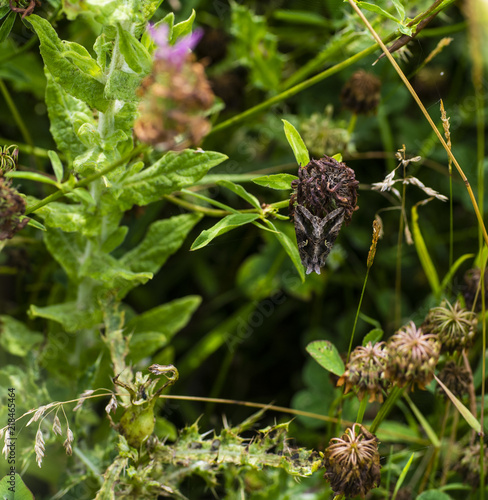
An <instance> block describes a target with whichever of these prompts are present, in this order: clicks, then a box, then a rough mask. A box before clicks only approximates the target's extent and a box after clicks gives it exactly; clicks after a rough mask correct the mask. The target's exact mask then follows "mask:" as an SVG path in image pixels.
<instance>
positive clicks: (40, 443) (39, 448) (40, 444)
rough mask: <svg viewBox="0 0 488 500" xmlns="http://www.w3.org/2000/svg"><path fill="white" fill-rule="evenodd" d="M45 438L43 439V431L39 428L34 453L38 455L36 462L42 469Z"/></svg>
mask: <svg viewBox="0 0 488 500" xmlns="http://www.w3.org/2000/svg"><path fill="white" fill-rule="evenodd" d="M44 444H45V443H44V438H43V437H42V431H41V429H40V428H39V429H38V430H37V434H36V442H35V445H34V451H35V453H36V462H37V465H38V466H39V467H41V464H42V458H43V457H44V450H45V448H44Z"/></svg>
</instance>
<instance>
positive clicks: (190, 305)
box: [125, 295, 202, 362]
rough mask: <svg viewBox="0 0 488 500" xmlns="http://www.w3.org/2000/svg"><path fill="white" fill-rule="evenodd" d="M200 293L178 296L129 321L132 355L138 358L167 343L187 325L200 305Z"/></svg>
mask: <svg viewBox="0 0 488 500" xmlns="http://www.w3.org/2000/svg"><path fill="white" fill-rule="evenodd" d="M201 301H202V299H201V297H199V296H197V295H193V296H188V297H183V298H181V299H176V300H173V301H171V302H168V303H167V304H163V305H162V306H158V307H155V308H154V309H151V310H149V311H147V312H145V313H143V314H140V315H139V316H136V317H135V318H134V319H133V320H131V321H129V322H128V323H127V324H126V326H125V327H126V330H127V332H129V333H131V334H132V337H131V340H130V358H131V359H132V360H133V361H134V362H137V361H139V360H140V359H142V358H143V357H146V356H151V355H152V354H153V353H154V352H155V351H156V350H157V349H161V348H162V347H165V346H166V345H167V344H168V342H170V340H171V339H172V338H173V336H174V335H175V334H176V333H178V332H179V331H180V330H181V329H182V328H184V327H185V326H186V325H187V324H188V322H189V321H190V318H191V316H192V315H193V313H194V312H195V310H196V309H197V307H198V306H199V305H200V303H201Z"/></svg>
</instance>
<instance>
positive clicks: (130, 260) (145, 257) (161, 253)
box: [120, 214, 202, 274]
mask: <svg viewBox="0 0 488 500" xmlns="http://www.w3.org/2000/svg"><path fill="white" fill-rule="evenodd" d="M201 217H202V216H201V215H199V214H183V215H176V216H175V217H171V218H169V219H163V220H158V221H156V222H153V223H152V224H151V225H150V227H149V230H148V231H147V233H146V236H145V237H144V239H143V240H142V242H141V243H140V244H139V245H138V246H137V247H136V248H134V249H133V250H130V251H129V252H127V253H126V254H125V255H124V256H123V257H122V258H121V259H120V263H121V264H122V265H123V266H125V267H126V268H128V269H130V270H131V271H134V272H139V271H149V272H151V273H153V274H155V273H157V272H158V271H159V269H160V268H161V266H163V264H164V263H165V262H166V260H167V259H168V258H169V257H170V256H171V255H173V254H174V253H175V252H176V251H177V250H178V249H179V248H180V246H181V245H182V244H183V241H184V240H185V238H186V236H187V234H188V233H189V232H190V231H191V230H192V228H193V226H194V225H195V224H196V223H197V222H198V221H199V220H200V219H201Z"/></svg>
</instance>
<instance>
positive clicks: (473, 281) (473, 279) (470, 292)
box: [463, 268, 488, 312]
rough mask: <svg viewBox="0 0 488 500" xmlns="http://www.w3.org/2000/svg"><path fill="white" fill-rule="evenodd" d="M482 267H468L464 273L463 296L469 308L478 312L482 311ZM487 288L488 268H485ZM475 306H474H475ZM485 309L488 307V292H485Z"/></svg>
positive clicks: (486, 288) (486, 286) (486, 285)
mask: <svg viewBox="0 0 488 500" xmlns="http://www.w3.org/2000/svg"><path fill="white" fill-rule="evenodd" d="M480 277H481V269H479V268H473V269H468V270H467V271H466V273H465V274H464V278H463V280H464V283H465V287H464V289H463V296H464V300H465V302H466V307H467V308H468V309H473V310H474V311H476V312H480V311H481V287H480ZM485 290H488V269H486V270H485ZM473 306H474V307H473ZM485 309H488V293H487V292H485Z"/></svg>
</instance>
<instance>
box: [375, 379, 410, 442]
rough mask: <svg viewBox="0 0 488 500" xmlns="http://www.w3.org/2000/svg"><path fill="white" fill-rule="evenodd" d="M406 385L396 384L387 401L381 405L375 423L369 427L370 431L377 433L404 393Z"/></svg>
mask: <svg viewBox="0 0 488 500" xmlns="http://www.w3.org/2000/svg"><path fill="white" fill-rule="evenodd" d="M404 390H405V387H398V386H394V387H393V389H392V391H391V392H390V394H389V396H388V397H387V398H386V401H385V402H384V403H383V404H382V405H381V408H380V409H379V411H378V413H377V414H376V417H375V419H374V420H373V423H372V424H371V427H370V429H369V432H371V433H373V434H374V433H375V432H376V431H377V430H378V427H379V426H380V424H381V422H383V420H384V419H385V418H386V417H387V416H388V414H389V413H390V411H391V410H392V409H393V406H394V405H395V403H396V402H397V400H398V398H399V397H400V396H401V395H402V394H403V391H404Z"/></svg>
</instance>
